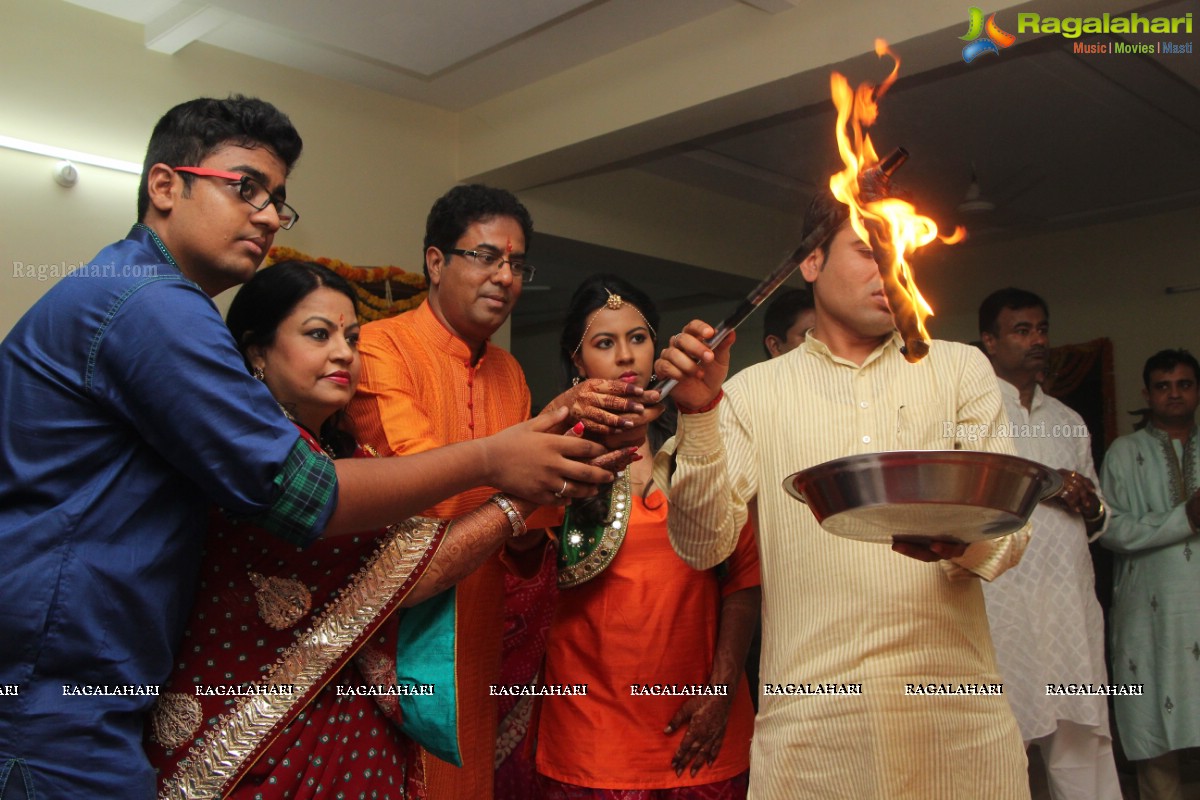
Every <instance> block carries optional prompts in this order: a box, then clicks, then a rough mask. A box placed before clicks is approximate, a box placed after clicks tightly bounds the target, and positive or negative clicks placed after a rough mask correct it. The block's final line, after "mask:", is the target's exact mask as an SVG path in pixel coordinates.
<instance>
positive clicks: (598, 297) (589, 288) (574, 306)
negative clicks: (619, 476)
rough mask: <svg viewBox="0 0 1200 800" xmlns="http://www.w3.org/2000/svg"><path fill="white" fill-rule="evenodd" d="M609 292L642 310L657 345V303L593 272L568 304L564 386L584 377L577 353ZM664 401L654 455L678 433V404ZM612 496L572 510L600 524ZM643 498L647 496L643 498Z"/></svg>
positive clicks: (562, 347)
mask: <svg viewBox="0 0 1200 800" xmlns="http://www.w3.org/2000/svg"><path fill="white" fill-rule="evenodd" d="M610 293H611V294H614V295H620V297H621V300H623V301H624V302H626V303H630V304H631V305H633V306H634V307H636V308H637V310H638V311H640V312H642V316H643V317H645V319H646V322H647V323H649V325H650V327H651V329H652V330H651V333H650V338H651V340H652V341H653V342H654V343H655V344H657V342H658V326H659V317H658V307H657V306H655V305H654V301H653V300H651V299H650V296H649V295H647V294H646V293H645V292H643V291H642V290H641V289H639V288H637V287H636V286H634V285H633V284H631V283H629V282H628V281H626V280H625V279H624V278H621V277H618V276H617V275H612V274H609V273H598V274H595V275H591V276H589V277H587V278H585V279H584V281H583V283H581V284H579V286H578V287H577V288H576V289H575V294H573V295H572V296H571V302H570V304H569V305H568V306H567V319H566V322H565V323H564V324H563V331H562V335H561V336H560V337H559V342H558V360H559V365H560V366H561V367H562V371H563V381H564V383H563V387H564V388H567V387H569V386H570V385H571V383H572V382H573V381H574V379H575V378H577V377H581V376H580V375H579V370H578V369H576V367H575V362H574V357H575V354H576V353H577V352H578V350H579V345H580V342H581V340H582V339H583V335H584V330H585V329H586V328H587V323H588V318H589V317H591V315H592V312H594V311H595V310H596V309H598V308H603V307H604V306H605V305H606V304H607V303H608V298H609V294H610ZM663 403H664V404H665V406H666V408H665V410H664V411H663V413H662V414H661V415H659V417H658V419H656V420H655V421H654V422H652V423H650V426H649V428H648V429H647V431H646V438H647V439H648V440H649V441H650V454H651V456H652V457H653V454H654V453H657V452H658V449H659V448H660V447H662V445H663V443H664V442H666V441H667V439H669V438H671V437H672V436H674V435H675V423H676V420H677V415H676V410H675V404H674V403H672V402H671V399H670V398H667V399H666V400H664V401H663ZM648 489H649V484H647V490H648ZM610 497H611V491H610V490H604V491H601V492H600V494H599V495H597V496H596V497H594V498H591V499H590V500H585V501H582V502H576V503H574V504H572V506H571V512H572V514H573V515H574V516H575V518H576V519H578V520H579V521H580V522H582V523H583V524H586V525H598V524H600V523H601V522H602V521H603V520H604V517H605V516H606V515H607V514H608V504H609V500H610ZM643 499H645V498H644V497H643Z"/></svg>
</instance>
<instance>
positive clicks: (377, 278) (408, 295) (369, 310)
mask: <svg viewBox="0 0 1200 800" xmlns="http://www.w3.org/2000/svg"><path fill="white" fill-rule="evenodd" d="M280 261H312V262H314V263H317V264H320V265H321V266H323V267H328V268H329V269H331V270H333V271H334V272H336V273H337V274H338V275H341V276H342V277H343V278H345V279H346V280H348V281H349V282H350V285H351V286H353V287H354V292H355V294H357V295H358V299H359V301H360V302H359V304H358V317H359V321H360V322H371V321H373V320H378V319H387V318H388V317H394V316H396V315H397V314H401V313H403V312H405V311H410V310H412V309H414V308H416V307H417V306H419V305H420V304H421V303H422V302H424V300H425V296H426V295H427V294H428V290H427V286H426V283H425V276H424V275H422V274H419V273H415V272H408V271H406V270H403V269H400V268H399V267H355V266H353V265H351V264H347V263H346V262H345V261H340V260H338V259H336V258H326V257H324V256H322V257H320V258H313V257H312V256H309V255H308V254H306V253H302V252H300V251H299V250H295V249H293V248H291V247H272V248H271V252H270V253H268V254H267V258H266V260H265V262H264V266H270V265H272V264H276V263H279V262H280ZM367 284H378V285H379V287H380V288H379V291H378V292H375V291H372V289H370V288H367ZM393 291H395V292H396V293H397V294H398V295H399V296H398V297H395V298H393V299H392V301H391V302H388V299H387V294H389V293H391V292H393ZM381 295H382V296H381Z"/></svg>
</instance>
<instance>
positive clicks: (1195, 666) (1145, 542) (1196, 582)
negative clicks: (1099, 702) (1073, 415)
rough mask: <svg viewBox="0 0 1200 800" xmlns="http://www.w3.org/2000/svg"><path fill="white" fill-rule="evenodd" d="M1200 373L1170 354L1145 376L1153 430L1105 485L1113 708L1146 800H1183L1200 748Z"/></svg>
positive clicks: (1115, 456) (1117, 448)
mask: <svg viewBox="0 0 1200 800" xmlns="http://www.w3.org/2000/svg"><path fill="white" fill-rule="evenodd" d="M1198 377H1200V365H1198V364H1197V363H1196V359H1195V357H1193V356H1192V354H1191V353H1189V352H1187V351H1186V350H1162V351H1160V352H1158V353H1155V354H1154V355H1152V356H1151V357H1150V358H1149V359H1148V360H1147V361H1146V365H1145V367H1144V368H1143V370H1142V382H1143V383H1144V384H1145V389H1144V390H1143V394H1144V395H1145V397H1146V404H1147V406H1149V409H1150V413H1149V423H1148V424H1147V425H1146V427H1144V428H1143V429H1142V430H1140V431H1137V432H1136V433H1132V434H1130V435H1128V436H1122V437H1120V438H1119V439H1117V440H1116V441H1115V442H1113V443H1112V447H1110V448H1109V449H1108V453H1107V454H1106V455H1105V457H1104V466H1103V468H1102V469H1101V471H1100V483H1101V486H1103V487H1104V496H1105V499H1106V501H1107V503H1108V508H1109V514H1110V515H1111V519H1110V520H1109V523H1108V532H1107V533H1106V534H1105V535H1104V538H1102V539H1101V540H1100V543H1101V544H1102V545H1103V546H1104V547H1107V548H1108V549H1109V550H1112V551H1113V552H1114V553H1115V558H1114V568H1113V571H1114V585H1113V605H1112V611H1111V613H1110V615H1109V622H1110V624H1111V626H1112V666H1113V678H1114V679H1115V680H1116V681H1117V682H1118V683H1129V684H1139V685H1140V686H1142V688H1143V691H1144V694H1142V695H1141V696H1125V695H1118V696H1117V697H1115V698H1113V700H1114V708H1115V710H1116V715H1117V729H1118V731H1119V733H1120V734H1121V747H1122V748H1123V749H1124V750H1125V755H1127V756H1128V757H1129V758H1130V759H1131V760H1133V761H1135V762H1136V763H1137V771H1138V790H1139V796H1140V797H1141V798H1142V800H1182V798H1183V794H1182V790H1181V788H1180V776H1179V755H1178V754H1179V751H1180V750H1183V749H1185V748H1191V747H1200V536H1198V535H1197V533H1196V532H1197V530H1198V529H1200V441H1198V439H1197V436H1196V406H1197V404H1200V390H1198V389H1197V384H1196V381H1197V378H1198Z"/></svg>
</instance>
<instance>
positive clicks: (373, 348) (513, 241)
mask: <svg viewBox="0 0 1200 800" xmlns="http://www.w3.org/2000/svg"><path fill="white" fill-rule="evenodd" d="M532 232H533V224H532V221H531V220H530V217H529V212H528V211H526V209H525V207H524V206H523V205H521V204H520V203H519V202H518V201H517V199H516V198H515V197H513V195H511V194H510V193H508V192H506V191H503V190H499V189H491V188H488V187H484V186H478V185H474V186H458V187H455V188H454V189H451V190H450V191H449V192H448V193H447V194H446V195H445V196H443V197H442V198H440V199H439V200H438V201H437V203H435V204H434V207H433V209H432V210H431V211H430V214H429V219H428V221H427V223H426V233H425V273H426V277H427V278H428V280H429V299H428V300H427V301H426V302H424V303H423V304H421V305H420V306H419V307H418V308H417V309H416V310H414V311H412V312H410V313H407V314H402V315H400V316H398V317H393V318H391V319H387V320H381V321H378V322H373V323H370V324H368V325H365V326H363V328H362V336H361V339H360V342H359V349H360V352H361V354H362V378H361V381H360V383H359V387H358V394H357V395H356V397H355V399H354V401H353V402H352V403H351V405H350V407H349V409H348V411H349V418H350V422H351V425H352V427H353V429H354V433H355V435H356V436H357V438H358V440H359V441H360V442H363V443H365V444H370V445H372V446H374V447H375V448H376V449H377V450H378V451H379V452H380V453H381V454H383V455H405V454H409V453H419V452H422V451H425V450H432V449H433V448H435V447H441V446H443V445H447V444H451V443H454V442H461V441H465V440H468V439H474V438H481V437H484V436H490V435H491V434H493V433H497V432H498V431H501V430H503V429H504V428H507V427H509V426H511V425H515V424H517V423H519V422H522V421H523V420H525V419H527V418H528V417H529V412H530V407H529V405H530V395H529V388H528V386H527V385H526V383H525V375H524V373H523V372H522V371H521V368H520V366H519V365H518V364H517V362H516V360H515V359H514V358H513V357H512V356H511V355H509V354H508V353H507V352H505V351H504V350H502V349H500V348H498V347H495V346H493V345H491V344H490V343H489V342H488V339H489V338H490V337H491V336H492V334H494V333H495V332H496V330H497V329H498V328H499V327H500V326H501V325H503V324H504V321H505V320H506V319H508V316H509V314H510V313H511V312H512V309H513V306H514V305H515V303H516V301H517V298H518V297H520V295H521V288H522V285H523V283H524V278H525V277H526V275H525V272H526V270H527V268H526V267H525V265H524V258H525V248H526V244H527V243H528V241H529V238H530V236H531V235H532ZM494 492H495V490H494V489H492V488H490V487H486V486H481V487H478V488H476V489H473V490H471V491H469V492H464V493H463V494H460V495H457V496H455V497H452V498H450V499H449V500H445V501H443V502H442V503H439V504H438V505H436V506H434V507H433V508H430V509H428V510H427V511H426V512H425V513H426V514H427V515H429V516H436V517H443V518H450V517H454V516H457V515H459V514H462V513H464V512H466V511H468V510H470V509H472V508H474V507H476V506H478V505H480V504H481V503H483V502H485V501H486V500H487V498H488V497H489V496H490V495H491V494H493V493H494ZM537 552H538V553H539V554H540V553H541V551H540V550H538V551H537ZM533 566H536V565H533ZM506 570H509V571H513V572H520V571H521V565H520V564H519V562H518V560H517V559H515V558H514V557H513V556H511V555H510V554H508V553H507V552H506V550H503V549H502V550H501V551H500V553H499V554H497V556H495V557H493V558H491V559H489V560H488V561H487V562H485V563H484V565H483V566H481V567H480V568H479V569H478V570H476V571H475V572H474V573H472V574H471V575H469V576H468V577H467V578H466V579H464V580H463V581H462V582H460V583H459V584H458V586H457V587H456V590H455V591H456V592H457V598H456V600H457V611H456V616H455V619H456V639H455V641H456V644H455V647H456V651H455V656H456V667H455V669H456V701H457V718H458V735H459V742H458V744H459V752H460V753H461V756H462V762H463V766H462V767H461V768H459V767H455V766H452V765H450V764H448V763H447V762H445V761H442V760H440V759H437V758H432V757H429V758H425V759H424V761H425V767H426V784H427V787H428V790H429V796H430V797H431V798H432V799H433V800H456V799H457V798H473V799H474V798H485V799H486V798H491V797H492V794H493V791H492V788H493V787H492V781H493V761H494V756H495V750H496V716H497V709H496V698H495V697H492V696H490V695H489V685H491V684H495V683H497V682H498V681H499V677H500V661H501V635H502V633H503V619H504V575H505V572H506Z"/></svg>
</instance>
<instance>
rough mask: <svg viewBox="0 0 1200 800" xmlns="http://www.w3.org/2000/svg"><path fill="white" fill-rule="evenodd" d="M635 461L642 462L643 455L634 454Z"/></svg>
mask: <svg viewBox="0 0 1200 800" xmlns="http://www.w3.org/2000/svg"><path fill="white" fill-rule="evenodd" d="M633 460H634V461H641V460H642V454H641V453H634V454H633Z"/></svg>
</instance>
